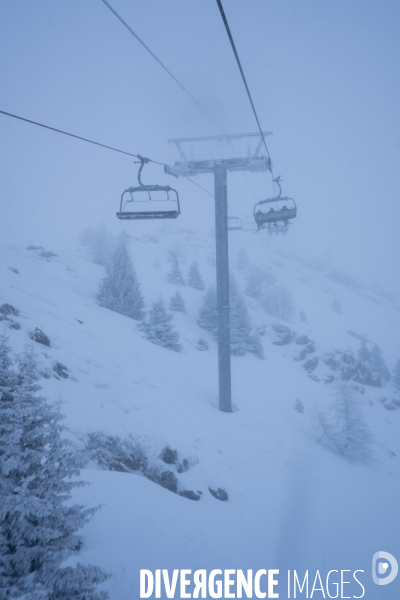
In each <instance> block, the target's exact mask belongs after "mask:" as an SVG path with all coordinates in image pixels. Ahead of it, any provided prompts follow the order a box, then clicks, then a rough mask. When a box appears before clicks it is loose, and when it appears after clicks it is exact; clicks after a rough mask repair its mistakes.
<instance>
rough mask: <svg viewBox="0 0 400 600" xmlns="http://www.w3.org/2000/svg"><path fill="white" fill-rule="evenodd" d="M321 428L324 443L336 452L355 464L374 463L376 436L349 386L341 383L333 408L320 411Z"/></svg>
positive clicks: (318, 415)
mask: <svg viewBox="0 0 400 600" xmlns="http://www.w3.org/2000/svg"><path fill="white" fill-rule="evenodd" d="M317 427H318V431H319V435H320V438H321V441H322V443H324V444H325V445H326V446H328V447H329V448H330V449H331V450H333V451H334V452H337V453H338V454H340V455H342V456H344V457H346V458H348V459H349V460H351V461H353V462H367V461H369V460H371V459H372V457H373V453H372V443H373V438H372V434H371V432H370V431H369V429H368V427H367V425H366V423H365V421H364V418H363V415H362V412H361V410H360V407H359V405H358V400H357V398H356V394H355V392H354V390H353V389H352V388H351V387H350V385H349V384H348V383H344V382H339V383H338V385H337V389H336V393H335V395H334V397H333V401H332V403H331V405H330V406H329V407H328V409H326V410H324V411H322V410H319V411H318V414H317Z"/></svg>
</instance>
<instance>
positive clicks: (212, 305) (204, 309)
mask: <svg viewBox="0 0 400 600" xmlns="http://www.w3.org/2000/svg"><path fill="white" fill-rule="evenodd" d="M197 324H198V325H199V326H200V327H202V328H203V329H206V330H207V331H209V332H210V333H212V334H213V336H214V337H217V335H218V315H217V291H216V289H215V287H214V286H212V287H209V288H208V290H207V291H206V292H205V294H204V296H203V303H202V305H201V306H200V309H199V314H198V317H197Z"/></svg>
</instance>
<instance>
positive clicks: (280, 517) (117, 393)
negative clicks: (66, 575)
mask: <svg viewBox="0 0 400 600" xmlns="http://www.w3.org/2000/svg"><path fill="white" fill-rule="evenodd" d="M135 225H136V224H133V226H132V228H131V229H129V233H130V235H131V236H132V237H131V239H130V240H129V241H128V247H129V250H130V254H131V257H132V259H133V262H134V265H135V269H136V271H137V274H138V279H139V282H140V285H141V290H142V293H143V296H144V298H145V302H146V307H145V310H149V309H150V308H151V305H152V302H154V301H155V300H156V299H157V298H158V296H159V295H160V294H161V295H162V296H163V297H164V300H165V302H166V306H169V301H170V298H171V297H172V296H173V295H174V294H175V291H176V286H175V285H173V284H170V283H168V280H167V274H168V271H169V270H170V263H169V262H168V261H167V259H168V252H169V251H170V250H174V251H176V248H177V246H178V247H179V248H180V250H181V257H180V260H181V264H180V269H181V271H182V273H183V276H184V278H185V279H186V277H187V273H188V270H189V267H190V265H191V264H192V263H193V262H194V261H197V262H198V263H199V268H200V272H201V274H202V277H203V279H204V281H205V285H206V288H207V287H208V286H210V285H212V284H214V282H215V269H214V267H212V266H211V265H210V264H209V261H207V257H208V256H209V255H210V253H212V252H213V245H212V240H211V238H210V237H202V236H196V235H195V234H194V233H193V232H191V231H189V230H182V229H180V228H179V226H176V225H171V226H167V227H164V228H158V229H157V228H156V227H154V231H153V232H152V235H153V236H155V238H156V239H157V242H155V241H154V238H153V240H152V239H151V237H150V236H143V235H141V234H140V229H139V226H138V227H137V228H136V227H135ZM264 233H265V232H262V233H260V234H258V235H257V236H255V235H254V233H252V232H243V231H240V232H233V233H230V240H229V241H230V263H231V269H232V271H233V273H234V275H235V278H236V280H237V283H238V287H239V289H240V291H241V292H243V289H244V287H245V270H241V271H237V270H236V269H235V268H234V265H235V260H236V257H237V254H238V252H239V250H240V248H241V247H244V248H245V250H246V254H247V255H248V257H249V260H250V264H251V265H255V266H258V267H261V268H269V269H271V272H272V273H273V275H274V276H275V277H276V279H277V282H278V283H279V284H284V285H285V286H287V288H288V289H290V291H291V294H292V295H293V302H294V306H295V313H294V316H293V318H292V320H291V322H286V321H280V320H279V319H276V318H275V317H272V316H271V315H269V314H268V313H266V312H265V311H264V310H263V309H262V307H261V304H260V303H259V302H258V301H257V300H255V299H253V298H249V297H247V296H244V298H245V300H246V304H247V307H248V309H249V314H250V317H251V320H252V323H253V325H254V326H265V335H264V336H262V337H261V340H262V343H263V347H264V353H265V360H259V359H257V358H255V357H254V356H252V355H251V354H248V355H246V356H243V357H235V356H232V390H233V406H234V412H233V413H231V414H225V413H221V412H219V411H218V397H217V389H218V382H217V348H216V343H215V341H214V339H213V337H212V336H211V334H209V333H208V332H206V331H205V330H203V329H201V328H199V326H198V325H197V324H196V319H197V312H198V308H199V306H200V305H201V302H202V298H203V292H201V291H199V290H196V289H194V288H191V287H189V286H181V287H180V288H179V290H180V292H181V295H182V297H183V299H184V302H185V305H186V309H187V314H182V313H176V312H174V313H171V314H173V315H174V319H173V324H174V327H175V328H176V329H177V330H178V331H179V333H180V341H181V344H182V345H183V351H182V352H181V353H176V352H172V351H170V350H168V349H165V348H162V347H160V346H156V345H154V344H151V343H149V342H148V341H146V340H145V339H144V338H143V337H142V335H141V334H140V332H139V331H138V329H137V322H136V321H134V320H132V319H129V318H127V317H125V316H122V315H120V314H117V313H115V312H112V311H110V310H107V309H106V308H102V307H100V306H99V305H98V304H97V302H96V293H97V291H98V287H99V283H100V281H101V280H102V278H103V277H104V268H103V267H101V266H99V265H95V264H93V263H92V262H90V260H89V256H88V252H87V250H86V249H85V248H82V247H81V248H79V249H75V250H69V251H65V250H57V248H51V249H50V250H52V251H53V252H55V253H56V254H57V256H54V257H50V258H45V257H44V256H41V250H27V249H26V248H21V247H13V246H11V247H1V248H0V265H1V267H0V282H1V283H0V304H3V303H5V302H7V303H9V304H12V305H13V306H15V307H16V308H18V309H19V310H20V311H21V316H20V317H15V320H16V321H18V322H19V323H20V324H21V329H20V330H13V329H9V330H7V333H8V334H9V336H10V343H11V345H12V348H13V350H14V351H15V352H19V351H21V349H22V348H23V346H24V344H25V343H26V341H29V337H28V333H29V332H30V331H32V330H33V329H35V327H39V328H40V329H42V330H43V331H44V332H45V333H46V334H47V335H48V336H49V338H50V340H51V347H50V348H47V347H45V346H41V345H39V344H34V346H35V349H36V351H37V354H38V358H39V362H40V364H41V367H42V369H45V368H47V369H50V371H51V372H52V368H53V365H54V363H55V362H61V363H63V364H64V365H66V366H67V368H68V371H69V374H70V378H69V379H65V380H64V379H56V378H55V377H53V376H51V377H50V379H44V378H43V379H42V380H41V381H40V383H41V385H42V386H43V392H42V393H43V395H45V396H46V397H47V398H49V399H51V400H56V399H58V398H59V397H60V395H61V398H62V401H63V411H64V413H65V415H66V417H67V419H66V424H67V425H68V426H69V427H70V429H71V431H72V433H73V435H74V436H76V438H77V439H82V437H83V436H84V435H85V434H87V433H88V432H94V431H99V430H102V431H105V432H107V433H108V434H110V435H118V436H120V437H121V438H126V437H128V436H129V435H132V436H133V437H134V438H135V439H138V440H139V441H140V443H141V444H142V446H143V447H145V448H146V449H147V452H148V456H149V457H150V458H153V459H154V460H155V459H156V458H157V457H158V456H159V454H160V452H161V450H162V449H163V448H164V447H165V446H166V445H169V446H170V447H171V448H174V449H177V450H178V452H179V455H180V456H182V457H186V458H188V459H189V462H190V464H191V468H190V469H189V470H188V471H187V472H185V473H181V474H179V475H177V477H178V481H179V489H186V490H194V491H197V490H200V491H201V492H202V494H201V499H200V501H198V502H194V501H191V500H188V499H186V498H183V497H180V496H179V495H177V494H173V493H171V492H170V491H168V490H166V489H164V488H162V487H161V486H159V485H156V484H155V483H153V482H151V481H150V480H148V479H146V478H145V477H143V476H142V475H140V474H131V473H119V472H112V471H102V470H98V469H95V468H93V466H94V465H93V464H89V465H88V467H91V468H87V469H84V470H83V471H82V478H83V479H84V480H86V481H89V482H90V483H91V484H92V485H90V486H87V487H85V488H80V489H78V490H76V491H75V492H74V500H78V501H79V502H82V503H85V504H89V505H92V506H96V505H99V504H101V506H102V508H101V510H99V511H98V512H97V513H96V515H95V517H94V518H93V520H92V521H91V522H90V523H89V524H88V525H87V526H86V527H85V530H84V534H85V544H84V547H83V549H82V550H81V551H80V553H79V556H78V557H77V558H78V559H79V561H81V562H82V561H83V562H85V561H90V562H92V563H94V564H97V565H99V566H100V567H103V568H104V569H105V570H106V571H107V572H109V573H111V574H112V577H111V578H110V579H109V580H108V582H107V583H106V584H105V589H108V590H109V592H110V598H111V600H130V599H132V598H138V597H139V570H140V569H141V568H143V569H151V570H154V569H163V568H167V569H171V570H172V569H184V568H187V569H192V570H195V569H198V568H205V569H209V570H211V569H214V568H220V569H223V568H230V569H243V570H244V569H253V570H256V569H261V568H279V569H281V570H282V571H283V570H284V569H287V568H290V569H298V570H305V569H317V568H319V569H321V570H325V571H326V572H327V571H328V570H329V569H364V570H365V574H364V578H363V580H362V581H363V583H364V584H365V585H366V586H367V591H369V592H371V589H372V583H370V562H371V558H372V555H373V554H374V552H376V551H378V550H382V549H384V550H385V551H388V552H391V553H392V554H394V555H395V556H396V552H397V556H398V557H399V545H398V540H399V533H400V531H399V519H398V506H399V492H400V485H399V481H400V480H399V475H400V473H399V457H400V437H399V425H400V409H399V410H395V411H388V410H386V409H385V408H384V406H383V404H382V403H381V402H380V399H381V398H382V397H384V396H387V397H389V398H390V397H393V396H394V392H393V389H392V387H391V383H389V384H388V385H387V386H386V388H384V389H377V388H370V387H367V386H364V389H365V393H364V394H363V395H362V394H359V399H360V402H361V410H362V413H363V415H364V418H365V420H366V422H367V424H368V426H369V427H370V429H371V430H372V432H373V435H374V438H375V445H374V447H373V451H374V455H375V461H374V462H373V463H372V464H370V465H357V466H356V465H354V464H351V463H349V462H347V461H346V460H344V459H343V458H340V457H339V456H336V455H335V454H333V453H332V452H330V451H329V450H328V449H327V448H325V447H324V446H322V445H321V444H320V443H319V441H318V437H317V433H316V430H315V428H314V425H313V414H314V412H315V410H316V407H317V406H318V405H321V406H324V405H325V404H326V403H327V402H328V400H329V399H330V398H331V396H332V393H333V389H332V386H331V385H330V384H326V383H324V381H323V379H321V380H320V381H314V380H313V379H311V378H310V377H309V375H308V374H307V372H306V371H305V370H304V369H303V368H302V364H303V362H304V361H303V362H298V361H295V360H293V356H294V353H295V351H298V350H299V349H301V348H302V347H301V346H297V345H296V344H290V345H285V346H277V345H274V344H273V343H272V341H273V340H274V339H276V336H275V333H274V331H273V329H272V325H273V324H277V323H281V324H283V325H286V326H288V327H290V329H292V330H293V331H295V332H296V333H297V334H306V335H307V336H308V337H309V338H310V339H311V340H313V341H314V342H315V345H316V355H317V356H320V355H322V354H323V353H325V352H331V351H334V350H336V349H339V350H342V351H344V350H347V349H351V350H353V352H354V353H355V352H356V351H357V348H358V347H359V340H358V339H357V338H356V337H355V336H354V334H351V333H349V331H350V332H355V333H356V334H358V335H364V336H366V337H367V339H368V340H370V341H371V342H373V343H377V344H379V345H380V346H381V348H382V350H383V355H384V358H385V360H386V362H387V363H388V365H389V368H390V369H391V368H392V367H393V366H394V364H395V362H396V360H397V359H398V358H399V346H398V331H399V325H400V312H399V307H400V301H399V300H398V299H396V298H394V297H393V296H390V295H388V294H385V293H384V292H383V291H381V290H379V289H377V288H375V287H372V286H367V285H365V284H362V283H359V282H356V281H354V280H352V279H349V278H346V277H345V276H344V275H342V274H340V273H339V274H338V273H337V272H336V271H334V270H333V269H332V268H331V267H329V266H326V265H323V264H322V263H321V262H320V261H319V262H318V261H312V260H310V259H309V258H308V257H301V256H300V255H299V252H298V249H296V248H293V247H291V243H290V239H289V236H290V233H289V235H288V236H287V238H284V239H283V238H282V239H281V238H272V237H268V235H267V234H265V235H263V234H264ZM135 236H136V237H135ZM288 240H289V241H288ZM36 243H38V244H40V240H37V242H36ZM177 254H178V258H179V253H178V252H177ZM182 257H183V261H182ZM10 267H11V268H14V269H17V270H18V271H19V274H17V273H15V272H14V271H12V270H10ZM334 298H337V299H338V301H339V303H340V306H341V310H342V314H337V313H336V312H334V311H333V310H332V302H333V299H334ZM301 310H303V311H304V312H305V314H306V316H307V320H308V323H303V322H301V321H300V319H299V312H300V311H301ZM199 337H204V338H205V339H206V340H207V341H208V342H209V345H210V349H209V350H208V351H204V352H199V351H198V350H196V343H197V340H198V338H199ZM311 356H313V355H311ZM297 398H299V399H300V400H301V401H302V403H303V405H304V408H305V412H304V413H303V414H300V413H298V412H297V411H295V409H294V404H295V401H296V399H297ZM168 468H172V470H173V469H174V467H173V466H172V467H170V466H168ZM209 487H211V488H213V489H218V488H219V487H221V488H224V489H225V490H226V491H227V492H228V495H229V500H228V502H220V501H218V500H216V499H215V498H214V497H213V496H211V494H210V493H209V491H208V488H209ZM390 588H391V594H394V595H392V596H391V597H392V598H394V597H395V592H396V591H397V594H398V592H399V590H400V583H399V582H398V581H396V582H394V583H393V584H391V586H390ZM358 590H359V588H358ZM374 592H375V590H374ZM370 597H371V598H372V596H370ZM375 597H376V598H378V596H376V595H375V596H374V598H375ZM379 597H380V596H379ZM382 597H383V596H382Z"/></svg>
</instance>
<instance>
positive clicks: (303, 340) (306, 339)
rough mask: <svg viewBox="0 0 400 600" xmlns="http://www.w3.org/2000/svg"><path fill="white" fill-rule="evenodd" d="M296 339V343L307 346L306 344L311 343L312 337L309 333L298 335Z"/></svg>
mask: <svg viewBox="0 0 400 600" xmlns="http://www.w3.org/2000/svg"><path fill="white" fill-rule="evenodd" d="M294 341H295V343H296V344H299V346H305V345H306V344H309V343H310V342H311V340H310V338H309V337H308V336H307V335H296V337H295V338H294Z"/></svg>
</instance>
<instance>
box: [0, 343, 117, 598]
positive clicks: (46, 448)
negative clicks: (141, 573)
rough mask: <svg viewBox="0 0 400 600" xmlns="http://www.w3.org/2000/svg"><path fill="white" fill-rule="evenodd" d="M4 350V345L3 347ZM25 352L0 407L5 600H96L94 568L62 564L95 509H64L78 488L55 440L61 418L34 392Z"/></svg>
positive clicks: (62, 444)
mask: <svg viewBox="0 0 400 600" xmlns="http://www.w3.org/2000/svg"><path fill="white" fill-rule="evenodd" d="M3 347H4V346H3ZM38 379H39V376H38V369H37V366H36V361H35V356H34V351H33V348H32V347H31V346H28V347H26V348H25V351H24V352H23V354H22V355H21V356H20V357H19V359H18V372H17V378H16V379H15V380H14V385H13V386H12V390H11V394H8V395H7V397H6V399H4V397H3V400H2V401H1V402H0V424H1V425H0V430H1V435H0V455H1V459H2V460H1V463H0V490H1V493H0V573H1V577H2V587H3V589H4V590H5V593H6V597H7V598H10V599H11V598H24V599H25V598H26V599H27V600H28V599H29V600H36V599H37V600H39V598H42V599H43V600H67V599H68V600H73V599H74V600H100V599H103V598H106V595H105V594H104V593H102V592H97V591H96V585H97V584H98V583H101V582H103V581H104V580H105V578H106V576H105V575H104V573H103V572H102V571H101V570H100V569H98V568H97V567H92V566H90V565H89V566H83V565H80V564H78V565H77V566H76V567H75V568H72V567H67V568H65V567H61V565H62V563H63V562H64V561H65V560H66V559H67V558H68V557H69V556H70V555H71V554H73V553H74V552H77V551H78V550H79V548H80V547H81V545H82V539H81V537H80V536H78V535H77V531H78V530H79V529H80V528H81V527H82V526H83V525H84V524H85V523H86V522H87V521H88V520H89V518H90V517H91V516H92V515H93V513H94V512H95V510H96V509H84V508H83V507H82V506H79V505H72V506H71V505H68V506H65V502H66V501H67V500H69V499H70V498H71V490H72V489H73V488H74V487H77V486H80V485H83V483H82V482H76V481H75V482H71V481H68V480H67V478H71V477H72V476H76V475H79V468H78V467H79V459H78V457H77V454H76V453H75V452H74V451H73V449H72V445H71V442H69V441H68V440H66V439H62V437H61V433H62V431H63V429H64V427H62V425H61V424H60V419H61V416H60V414H59V412H58V411H57V410H55V408H54V407H51V406H50V405H48V404H47V402H46V401H45V399H44V398H41V397H39V396H37V392H38V390H39V389H40V386H39V385H38V383H37V381H38Z"/></svg>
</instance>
